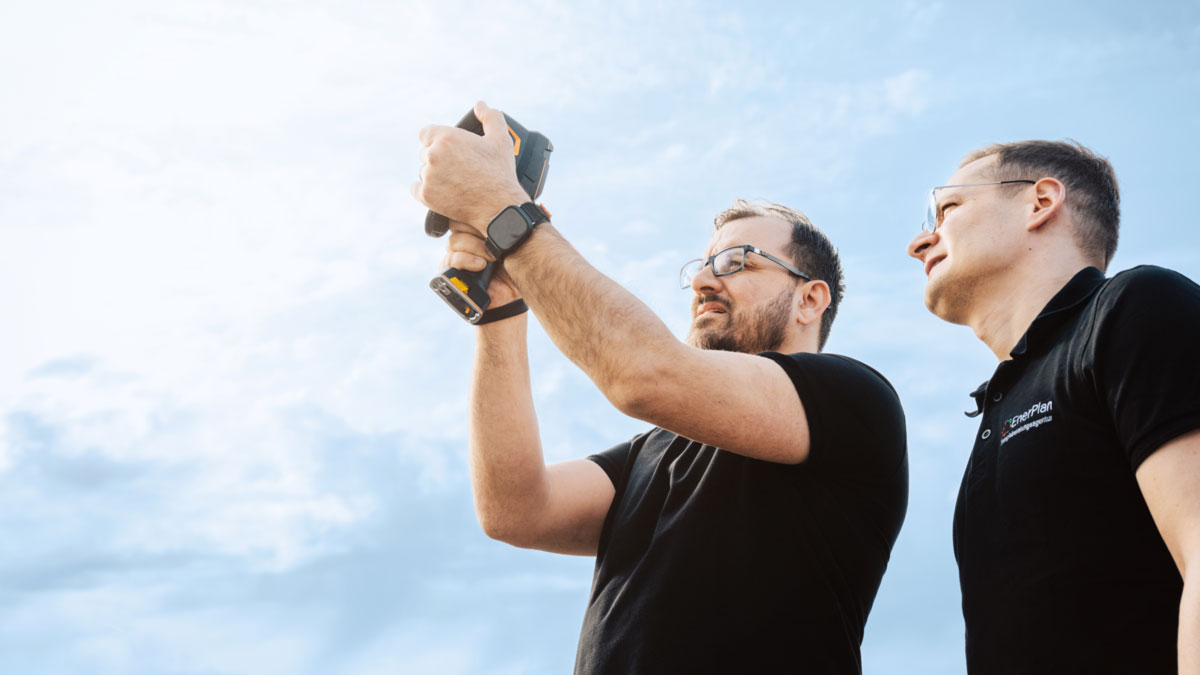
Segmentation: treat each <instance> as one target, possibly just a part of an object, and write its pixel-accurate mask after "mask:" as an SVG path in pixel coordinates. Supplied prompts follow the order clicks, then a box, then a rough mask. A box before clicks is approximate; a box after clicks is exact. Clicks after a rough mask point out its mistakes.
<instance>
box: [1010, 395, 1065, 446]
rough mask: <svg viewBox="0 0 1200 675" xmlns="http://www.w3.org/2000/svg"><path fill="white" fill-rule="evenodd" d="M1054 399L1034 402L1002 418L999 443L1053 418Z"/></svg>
mask: <svg viewBox="0 0 1200 675" xmlns="http://www.w3.org/2000/svg"><path fill="white" fill-rule="evenodd" d="M1053 413H1054V401H1045V402H1042V403H1034V404H1033V406H1031V407H1030V408H1029V410H1026V411H1025V412H1022V413H1020V414H1019V415H1013V416H1012V417H1010V418H1008V419H1006V420H1004V424H1003V425H1001V427H1000V445H1004V444H1005V443H1007V442H1008V441H1009V439H1011V438H1012V437H1013V436H1016V435H1017V434H1019V433H1023V432H1025V431H1029V430H1030V429H1036V428H1038V427H1040V426H1042V425H1043V424H1046V423H1048V422H1050V421H1051V420H1053V419H1054V415H1053Z"/></svg>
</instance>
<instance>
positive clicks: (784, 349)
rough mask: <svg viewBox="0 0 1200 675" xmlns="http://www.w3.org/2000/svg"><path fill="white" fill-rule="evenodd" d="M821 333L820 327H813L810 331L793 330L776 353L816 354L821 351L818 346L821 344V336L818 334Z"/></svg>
mask: <svg viewBox="0 0 1200 675" xmlns="http://www.w3.org/2000/svg"><path fill="white" fill-rule="evenodd" d="M802 328H803V327H802ZM819 331H820V326H819V325H818V326H813V327H812V328H811V329H808V330H804V329H801V330H792V331H791V332H789V333H788V336H787V337H786V338H784V340H783V344H781V345H779V349H777V350H775V351H777V352H779V353H780V354H799V353H801V352H809V353H811V354H816V353H817V352H819V351H821V350H820V347H819V346H818V345H819V344H820V342H821V338H820V335H819V334H818V333H819Z"/></svg>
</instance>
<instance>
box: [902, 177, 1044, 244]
mask: <svg viewBox="0 0 1200 675" xmlns="http://www.w3.org/2000/svg"><path fill="white" fill-rule="evenodd" d="M1036 182H1037V181H1035V180H997V181H992V182H990V183H963V184H962V185H939V186H937V187H935V188H933V189H932V190H930V191H929V203H928V204H927V205H926V206H925V222H923V223H921V229H922V230H925V231H926V232H937V229H938V228H939V227H941V226H942V219H943V218H944V217H945V214H944V213H942V210H941V209H940V208H939V207H938V202H937V191H938V190H944V189H946V188H960V187H976V186H979V185H1009V184H1010V183H1029V184H1030V185H1032V184H1034V183H1036Z"/></svg>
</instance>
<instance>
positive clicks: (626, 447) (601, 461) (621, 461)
mask: <svg viewBox="0 0 1200 675" xmlns="http://www.w3.org/2000/svg"><path fill="white" fill-rule="evenodd" d="M643 436H645V434H639V435H637V436H634V437H633V438H632V439H630V440H628V441H625V442H624V443H618V444H617V445H614V446H612V447H611V448H609V449H607V450H605V451H603V452H598V453H596V454H594V455H588V459H590V460H591V461H593V462H595V463H596V464H598V465H600V468H601V469H604V473H606V474H608V479H609V480H610V481H612V484H613V487H615V488H617V491H618V492H620V489H621V485H622V484H623V483H624V482H625V476H627V475H628V474H629V471H628V470H627V467H628V464H629V459H630V456H631V455H632V454H633V445H634V443H635V442H637V441H638V440H639V439H641V438H642V437H643Z"/></svg>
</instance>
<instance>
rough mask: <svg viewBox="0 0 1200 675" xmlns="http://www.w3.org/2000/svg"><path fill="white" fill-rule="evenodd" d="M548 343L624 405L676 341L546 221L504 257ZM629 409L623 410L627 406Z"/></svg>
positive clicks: (665, 360)
mask: <svg viewBox="0 0 1200 675" xmlns="http://www.w3.org/2000/svg"><path fill="white" fill-rule="evenodd" d="M505 268H506V269H508V272H509V274H510V275H511V276H512V278H513V280H514V282H515V283H516V285H517V286H518V287H520V289H521V292H522V293H523V294H524V296H525V300H526V302H527V303H528V304H529V305H530V306H531V307H532V308H533V311H534V313H536V314H537V317H538V321H539V322H540V323H541V325H542V326H543V328H545V330H546V333H547V334H548V335H549V336H550V339H552V340H553V341H554V344H555V345H557V346H558V348H559V350H561V351H562V353H563V354H564V355H566V356H567V358H569V359H571V361H573V362H574V363H575V364H576V365H577V366H579V367H580V368H581V369H582V370H583V371H584V372H585V373H587V375H588V376H589V377H590V378H591V379H592V381H593V382H595V383H596V385H597V386H598V387H599V388H600V390H601V391H602V392H603V393H604V394H605V396H607V397H608V398H609V400H610V401H612V402H613V403H614V404H616V405H617V407H618V408H622V409H625V408H626V407H628V405H627V404H628V403H629V402H630V401H631V400H632V399H633V398H635V397H636V392H635V391H632V389H633V388H634V387H635V386H636V383H638V382H641V383H645V382H647V381H648V380H649V381H653V378H654V377H655V372H656V371H655V370H654V367H655V366H656V365H657V364H662V363H669V362H671V361H672V358H673V356H672V350H676V349H678V348H679V347H680V346H681V344H680V342H679V341H678V340H677V339H676V338H675V336H673V335H672V334H671V332H670V330H668V329H667V327H666V325H665V324H663V322H662V320H660V319H659V318H658V317H657V316H656V315H655V314H654V312H652V311H651V310H650V308H649V307H647V306H646V305H645V304H643V303H642V302H641V301H640V300H638V299H637V298H636V297H635V296H634V295H633V294H632V293H630V292H629V291H627V290H625V289H624V288H622V287H621V286H620V285H619V284H617V283H616V282H615V281H613V280H612V279H609V278H608V277H606V276H605V275H603V274H601V273H600V272H599V271H598V270H596V268H594V267H592V266H591V264H589V263H588V262H587V261H586V260H585V259H584V258H583V256H581V255H580V254H579V252H578V251H576V250H575V249H574V247H572V246H571V244H570V243H568V242H567V241H566V240H565V239H563V237H562V236H561V235H560V234H559V233H558V231H557V230H555V229H554V228H553V226H551V225H550V224H549V223H546V224H544V225H541V226H539V227H538V228H537V230H535V231H534V234H533V236H531V237H530V239H529V240H528V241H527V242H526V243H525V245H524V246H522V247H521V249H519V250H518V251H517V252H516V253H515V254H513V255H512V256H510V257H509V258H508V259H507V260H506V261H505ZM627 412H628V411H627Z"/></svg>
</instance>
